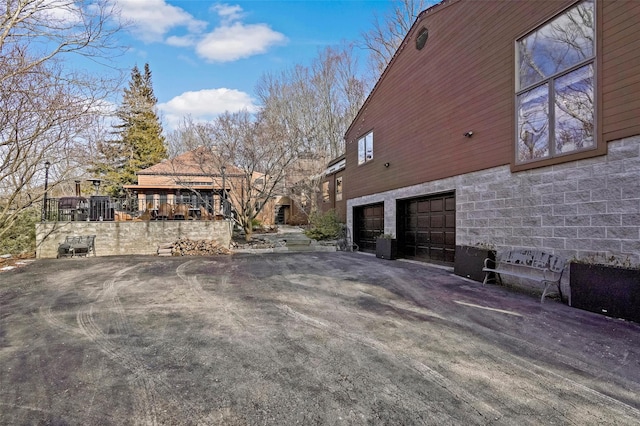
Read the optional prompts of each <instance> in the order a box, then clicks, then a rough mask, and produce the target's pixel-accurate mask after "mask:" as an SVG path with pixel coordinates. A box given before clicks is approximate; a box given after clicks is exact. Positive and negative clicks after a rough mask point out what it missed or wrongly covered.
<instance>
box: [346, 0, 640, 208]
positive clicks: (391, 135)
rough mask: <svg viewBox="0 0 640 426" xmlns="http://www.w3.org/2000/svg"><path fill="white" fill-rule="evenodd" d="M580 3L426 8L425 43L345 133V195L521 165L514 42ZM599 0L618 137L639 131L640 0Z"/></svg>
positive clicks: (488, 0) (604, 97)
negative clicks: (363, 145)
mask: <svg viewBox="0 0 640 426" xmlns="http://www.w3.org/2000/svg"><path fill="white" fill-rule="evenodd" d="M574 3H575V1H574V0H536V1H527V2H525V1H503V0H484V1H476V0H460V1H457V2H456V1H452V2H451V3H449V4H447V5H444V6H443V5H441V6H436V7H435V8H434V9H433V10H432V11H430V12H429V13H427V14H424V16H423V18H422V20H421V21H420V22H417V23H416V25H414V27H413V30H412V31H413V32H414V33H415V32H417V30H418V29H420V28H421V27H422V26H425V27H427V28H428V30H429V39H428V41H427V43H426V45H425V47H424V49H422V50H420V51H418V50H416V49H415V44H414V43H415V34H409V36H408V37H407V39H406V40H405V41H406V43H405V45H404V47H402V48H401V49H400V50H399V52H398V53H397V54H396V58H395V59H394V60H393V63H392V64H391V66H390V67H389V68H388V69H387V71H386V72H385V74H384V75H383V77H382V78H381V80H380V81H379V82H378V84H377V86H376V88H375V89H374V92H373V93H372V95H371V96H370V98H369V100H368V101H367V102H366V103H365V105H364V107H363V108H362V109H361V111H360V113H359V114H358V116H357V118H356V120H355V121H354V122H353V124H352V126H351V128H350V129H349V131H348V133H347V135H346V142H347V152H346V158H347V169H346V171H345V178H344V179H345V182H346V184H345V190H344V191H345V192H344V194H345V197H346V199H349V198H354V197H358V196H362V195H367V194H372V193H376V192H381V191H386V190H390V189H394V188H398V187H404V186H409V185H414V184H418V183H421V182H428V181H432V180H436V179H442V178H446V177H450V176H455V175H460V174H465V173H469V172H472V171H476V170H482V169H486V168H490V167H495V166H499V165H505V164H512V163H513V156H514V143H515V140H514V139H515V137H514V133H515V130H514V119H515V110H514V108H515V105H514V102H515V40H516V39H518V38H519V37H521V36H523V35H525V34H526V33H527V32H528V31H531V30H533V29H535V28H536V26H538V25H539V24H541V23H543V22H545V21H546V20H548V19H549V18H551V17H553V16H554V15H556V14H557V13H559V12H561V11H562V10H564V9H566V8H567V7H569V6H571V5H572V4H574ZM598 4H599V7H598V14H599V15H598V25H599V26H600V27H602V28H606V31H605V33H604V34H602V33H601V32H598V34H597V36H598V38H599V40H600V43H599V45H600V46H601V47H602V51H601V52H599V55H600V57H601V62H599V63H598V65H599V69H598V72H599V74H598V76H599V79H600V80H599V81H600V91H599V96H600V102H601V103H602V109H601V111H599V113H600V116H601V117H602V122H600V123H599V125H600V129H601V131H602V132H604V134H605V138H604V139H605V140H610V138H611V137H612V136H616V137H617V138H619V137H625V136H631V135H633V134H639V133H640V122H639V121H638V119H637V117H639V116H640V87H639V85H638V76H639V75H640V45H638V43H639V40H640V37H638V36H637V35H636V31H637V30H634V27H633V23H636V24H637V23H638V22H640V2H639V1H636V0H630V1H616V2H612V1H611V0H606V1H605V3H598ZM600 6H602V7H600ZM620 9H623V10H620ZM608 14H609V15H610V16H609V15H608ZM371 130H373V133H374V148H373V154H374V158H373V160H372V161H369V162H367V163H365V164H363V165H360V166H358V165H357V164H358V162H357V156H358V143H357V140H358V138H359V137H360V136H362V135H364V134H365V133H367V132H369V131H371ZM469 130H472V131H473V133H474V134H473V137H472V138H466V137H464V136H463V135H464V133H465V132H467V131H469ZM604 146H605V145H604V144H602V145H601V146H600V148H599V150H597V151H592V152H584V153H581V154H579V155H575V156H567V157H565V158H564V159H563V160H560V161H569V160H574V159H576V158H579V157H586V156H589V155H594V154H601V153H604ZM554 161H556V162H557V161H558V160H554ZM387 162H388V163H390V167H388V168H386V167H384V163H387Z"/></svg>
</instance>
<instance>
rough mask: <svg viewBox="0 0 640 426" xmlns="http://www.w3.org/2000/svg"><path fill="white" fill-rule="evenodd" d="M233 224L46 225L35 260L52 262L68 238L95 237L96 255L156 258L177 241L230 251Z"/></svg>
mask: <svg viewBox="0 0 640 426" xmlns="http://www.w3.org/2000/svg"><path fill="white" fill-rule="evenodd" d="M232 227H233V224H232V223H231V222H230V221H227V220H217V221H143V222H48V223H38V224H37V225H36V245H37V248H36V257H37V258H39V259H40V258H54V257H56V255H57V253H58V244H60V243H61V242H63V241H64V239H65V237H66V236H67V235H96V255H97V256H114V255H129V254H156V252H157V249H158V246H159V245H161V244H164V243H171V242H174V241H176V240H178V239H179V238H189V239H192V240H213V241H216V242H217V243H218V244H220V245H222V246H224V247H229V245H230V243H231V232H232Z"/></svg>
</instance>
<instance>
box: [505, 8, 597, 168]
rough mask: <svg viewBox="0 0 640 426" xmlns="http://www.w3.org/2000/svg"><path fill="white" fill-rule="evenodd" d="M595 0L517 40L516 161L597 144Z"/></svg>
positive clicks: (568, 11)
mask: <svg viewBox="0 0 640 426" xmlns="http://www.w3.org/2000/svg"><path fill="white" fill-rule="evenodd" d="M594 3H595V0H583V1H582V2H580V3H578V4H576V5H575V6H573V7H571V8H569V9H567V10H566V11H564V12H563V13H561V14H560V15H558V16H556V17H555V18H553V19H552V20H550V21H548V22H547V23H545V24H543V25H542V26H540V27H539V28H537V29H536V30H534V31H533V32H531V33H529V34H528V35H526V36H525V37H523V38H521V39H519V40H517V41H516V58H517V59H516V67H517V69H516V76H517V83H516V132H517V134H516V163H517V164H523V163H529V162H533V161H538V160H544V159H547V158H552V157H557V156H561V155H565V154H570V153H573V152H577V151H582V150H587V149H592V148H595V147H596V140H595V127H596V126H595V117H596V114H595V99H594V98H595V93H596V90H595V80H596V79H595V66H594V62H595V56H596V51H595V50H596V48H595V18H596V16H595V4H594Z"/></svg>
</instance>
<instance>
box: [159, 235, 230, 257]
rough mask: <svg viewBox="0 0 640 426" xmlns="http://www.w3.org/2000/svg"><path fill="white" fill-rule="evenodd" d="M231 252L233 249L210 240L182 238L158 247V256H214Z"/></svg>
mask: <svg viewBox="0 0 640 426" xmlns="http://www.w3.org/2000/svg"><path fill="white" fill-rule="evenodd" d="M220 254H231V250H229V249H228V248H226V247H223V246H221V245H219V244H218V243H216V242H215V241H210V240H197V241H194V240H190V239H188V238H181V239H179V240H178V241H175V242H173V243H167V244H162V245H160V246H159V247H158V256H213V255H220Z"/></svg>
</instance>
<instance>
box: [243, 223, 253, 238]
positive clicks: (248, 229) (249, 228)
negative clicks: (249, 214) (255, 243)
mask: <svg viewBox="0 0 640 426" xmlns="http://www.w3.org/2000/svg"><path fill="white" fill-rule="evenodd" d="M242 229H244V240H245V241H246V242H249V241H251V234H253V227H252V226H251V224H249V225H247V224H244V225H242Z"/></svg>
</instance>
